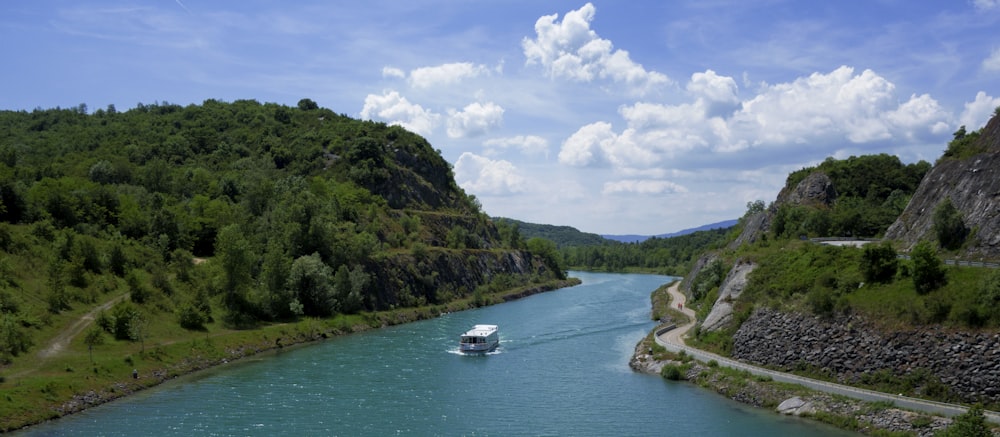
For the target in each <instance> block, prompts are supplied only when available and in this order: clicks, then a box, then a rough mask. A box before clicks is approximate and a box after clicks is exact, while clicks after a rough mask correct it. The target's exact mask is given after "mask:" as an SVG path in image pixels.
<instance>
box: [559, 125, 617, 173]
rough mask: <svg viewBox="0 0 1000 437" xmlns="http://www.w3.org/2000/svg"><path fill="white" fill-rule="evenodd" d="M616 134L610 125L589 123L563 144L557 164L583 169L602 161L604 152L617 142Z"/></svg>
mask: <svg viewBox="0 0 1000 437" xmlns="http://www.w3.org/2000/svg"><path fill="white" fill-rule="evenodd" d="M617 138H618V134H616V133H615V132H614V131H613V130H612V129H611V124H610V123H605V122H597V123H591V124H588V125H586V126H583V127H581V128H580V129H578V130H577V131H576V132H575V133H573V135H570V137H569V138H567V139H566V141H565V142H563V146H562V150H560V151H559V162H560V163H562V164H566V165H569V166H573V167H585V166H588V165H593V164H597V163H599V162H601V161H603V160H604V152H603V151H604V150H605V149H606V148H608V147H609V146H608V145H609V144H610V143H613V142H614V141H615V140H617Z"/></svg>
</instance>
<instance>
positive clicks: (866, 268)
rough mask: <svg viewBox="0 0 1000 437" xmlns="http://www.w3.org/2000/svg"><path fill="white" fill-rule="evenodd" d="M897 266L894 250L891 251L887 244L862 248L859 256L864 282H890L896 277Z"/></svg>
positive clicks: (890, 245) (869, 245)
mask: <svg viewBox="0 0 1000 437" xmlns="http://www.w3.org/2000/svg"><path fill="white" fill-rule="evenodd" d="M898 266H899V261H898V260H897V259H896V249H893V247H892V244H890V243H889V242H883V243H882V244H879V245H877V246H876V245H872V244H868V245H866V246H865V247H864V251H863V253H862V255H861V272H862V274H863V275H864V277H865V282H881V283H887V282H891V281H892V279H893V278H894V277H895V276H896V270H897V269H898Z"/></svg>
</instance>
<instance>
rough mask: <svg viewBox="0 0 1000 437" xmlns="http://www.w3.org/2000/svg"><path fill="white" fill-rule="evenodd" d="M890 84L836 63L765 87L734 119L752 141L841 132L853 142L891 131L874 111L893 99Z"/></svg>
mask: <svg viewBox="0 0 1000 437" xmlns="http://www.w3.org/2000/svg"><path fill="white" fill-rule="evenodd" d="M894 90H895V85H893V84H892V83H890V82H889V81H887V80H885V79H884V78H883V77H881V76H879V75H877V74H875V72H873V71H871V70H865V71H863V72H862V73H861V74H860V75H855V74H854V69H853V68H850V67H840V68H837V69H836V70H834V71H832V72H830V73H829V74H822V73H813V74H811V75H809V76H808V77H804V78H799V79H796V80H795V81H793V82H790V83H781V84H776V85H771V86H767V87H765V88H764V89H763V90H762V92H761V93H760V94H758V95H757V96H756V97H754V98H753V99H751V100H750V101H747V102H744V103H743V109H742V110H741V111H739V112H738V113H737V115H736V117H735V118H736V120H735V121H736V124H738V125H739V126H740V127H741V128H743V129H745V131H744V135H745V136H744V137H745V138H754V140H753V141H752V143H754V144H764V143H771V144H789V143H800V144H801V143H806V142H807V141H811V140H814V139H831V138H846V139H847V140H849V141H851V142H853V143H863V142H869V141H875V140H885V139H888V138H890V137H891V134H890V132H889V131H888V129H887V127H886V126H885V124H884V123H882V122H881V120H880V119H879V114H880V112H882V111H883V110H886V109H888V108H889V107H890V106H891V105H892V104H893V103H895V94H894Z"/></svg>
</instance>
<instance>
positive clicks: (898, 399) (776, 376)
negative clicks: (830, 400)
mask: <svg viewBox="0 0 1000 437" xmlns="http://www.w3.org/2000/svg"><path fill="white" fill-rule="evenodd" d="M679 287H680V282H677V283H675V284H674V285H672V286H671V287H670V288H669V289H668V290H667V292H668V293H670V297H671V299H672V304H673V305H677V304H680V305H681V308H682V311H683V312H684V314H685V315H687V316H688V317H689V320H690V322H688V323H687V324H685V325H683V326H670V327H666V328H660V329H658V330H657V331H656V335H655V336H654V337H655V338H656V343H657V344H659V345H661V346H663V347H665V348H666V349H667V350H669V351H672V352H680V351H684V352H685V353H686V354H688V355H690V356H692V357H694V358H695V359H697V360H699V361H702V362H708V361H711V360H715V361H716V362H718V363H719V365H720V366H725V367H729V368H733V369H738V370H746V371H747V372H750V373H751V374H754V375H760V376H768V377H771V379H773V380H775V381H781V382H790V383H794V384H800V385H803V386H805V387H809V388H811V389H813V390H819V391H822V392H826V393H834V394H839V395H843V396H847V397H850V398H854V399H861V400H864V401H873V402H878V401H888V402H892V403H893V404H895V405H896V406H898V407H900V408H905V409H908V410H913V411H923V412H926V413H932V414H941V415H944V416H949V417H951V416H956V415H958V414H962V413H964V412H965V411H966V407H963V406H961V405H956V404H947V403H943V402H934V401H927V400H923V399H917V398H911V397H907V396H900V395H893V394H888V393H882V392H877V391H873V390H865V389H861V388H856V387H851V386H847V385H841V384H834V383H830V382H826V381H820V380H817V379H811V378H805V377H801V376H798V375H792V374H790V373H784V372H777V371H774V370H770V369H765V368H763V367H757V366H754V365H751V364H746V363H742V362H739V361H736V360H733V359H730V358H726V357H723V356H720V355H716V354H713V353H711V352H706V351H703V350H701V349H695V348H693V347H690V346H688V345H686V344H685V343H684V334H686V333H687V332H688V330H690V329H691V327H693V326H694V324H695V317H694V311H692V310H690V309H688V308H687V305H686V303H687V302H686V297H685V296H684V294H683V293H681V292H680V290H679ZM985 416H986V420H989V421H990V422H993V423H1000V413H997V412H994V411H986V412H985Z"/></svg>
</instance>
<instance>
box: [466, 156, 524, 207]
mask: <svg viewBox="0 0 1000 437" xmlns="http://www.w3.org/2000/svg"><path fill="white" fill-rule="evenodd" d="M455 181H456V182H457V183H458V185H459V186H461V187H462V188H463V189H465V190H466V191H469V192H471V193H475V194H476V195H498V196H501V195H508V194H514V193H520V192H524V191H525V188H526V187H527V182H526V180H525V178H524V176H522V175H521V173H520V172H519V171H518V169H517V167H515V166H514V164H512V163H511V162H510V161H505V160H492V159H489V158H486V157H483V156H479V155H476V154H474V153H469V152H465V153H463V154H462V156H460V157H459V158H458V161H457V162H455Z"/></svg>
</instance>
